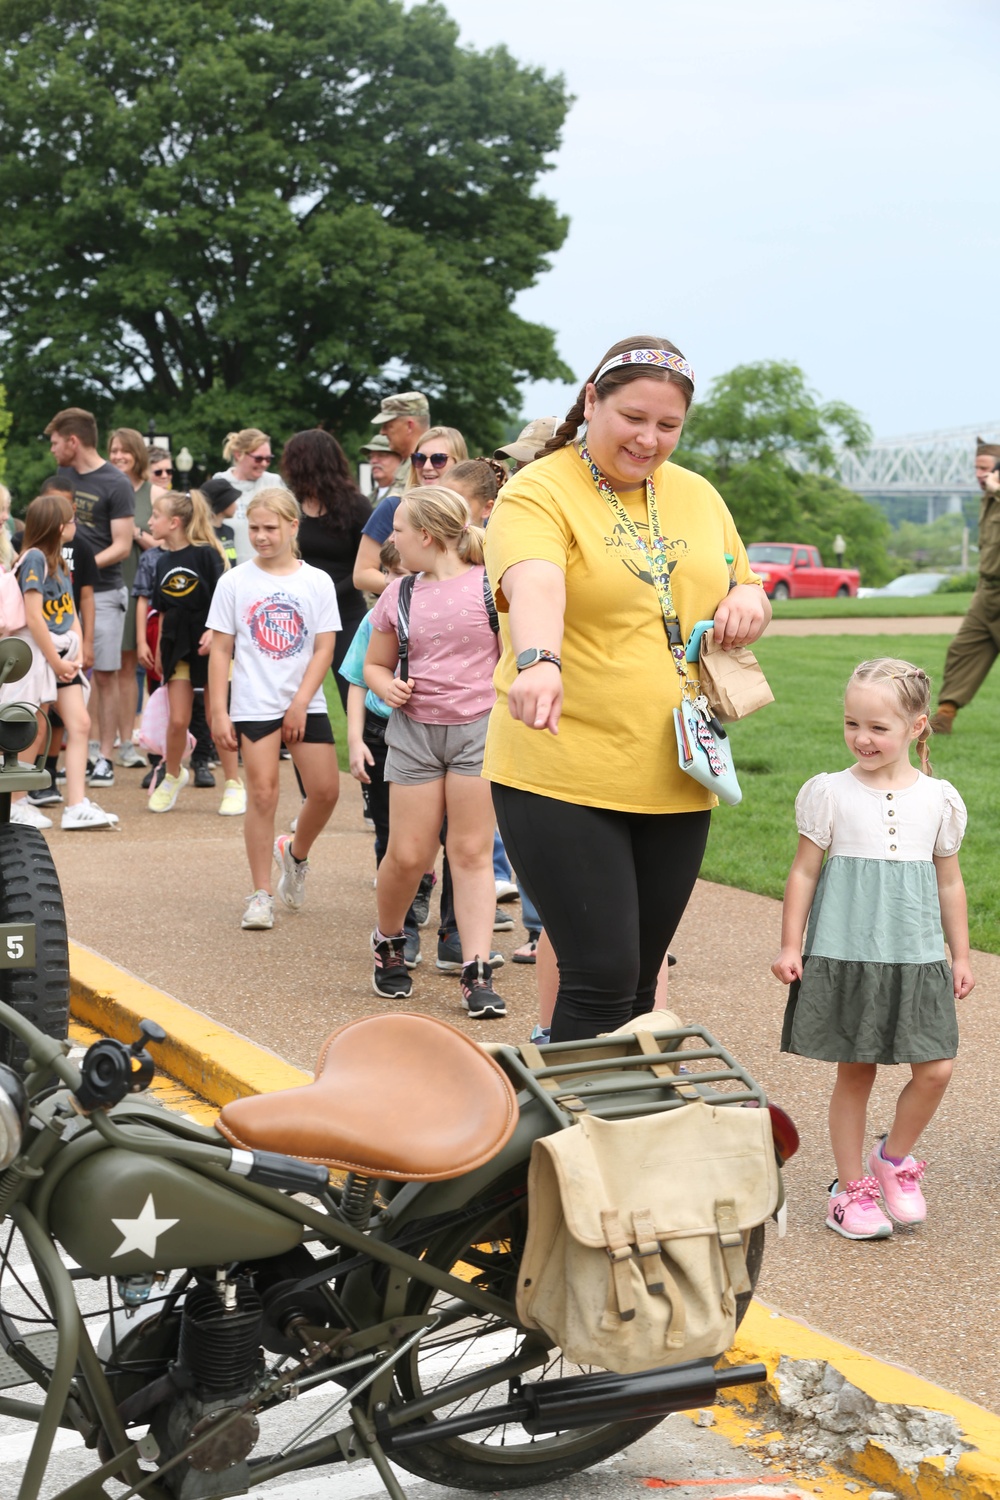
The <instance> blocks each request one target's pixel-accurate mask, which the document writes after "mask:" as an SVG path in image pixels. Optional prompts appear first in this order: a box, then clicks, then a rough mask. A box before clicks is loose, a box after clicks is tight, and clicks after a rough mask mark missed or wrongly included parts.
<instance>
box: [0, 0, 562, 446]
mask: <svg viewBox="0 0 1000 1500" xmlns="http://www.w3.org/2000/svg"><path fill="white" fill-rule="evenodd" d="M457 37H458V28H457V26H456V25H455V24H454V23H453V22H452V21H451V20H450V19H449V17H448V16H447V14H446V12H445V11H444V9H443V8H442V7H441V6H440V5H438V4H434V3H427V4H418V5H415V6H413V7H412V8H410V9H404V6H403V4H402V3H401V0H160V3H159V4H158V5H156V6H155V7H154V8H153V9H152V10H150V9H149V8H148V7H143V6H136V5H134V4H133V3H132V0H44V3H39V0H4V3H3V5H2V7H0V212H2V214H3V217H4V224H5V245H4V250H5V253H4V256H3V258H2V261H0V313H2V317H0V329H2V333H0V369H2V371H3V374H4V376H5V378H6V380H7V382H8V385H9V387H10V388H11V389H12V390H15V391H16V392H17V409H16V414H15V419H16V428H15V434H14V436H15V440H16V442H17V443H18V444H19V445H20V446H21V448H22V450H23V449H24V447H25V445H26V444H27V445H36V444H37V436H38V433H39V431H40V429H41V427H42V426H44V424H45V422H46V421H47V420H48V418H49V417H50V416H51V415H52V414H53V412H54V411H56V410H57V409H58V408H59V407H61V406H65V405H68V404H73V405H81V406H89V407H91V408H92V409H94V410H95V411H96V412H97V414H98V415H99V417H100V418H101V419H102V421H107V422H111V421H117V422H128V423H130V424H131V425H134V426H138V427H141V428H142V429H145V427H146V425H147V423H148V421H149V419H150V418H151V417H155V418H156V420H157V422H158V424H159V426H160V428H161V430H163V429H165V430H170V431H172V432H173V433H174V435H175V439H176V440H178V441H183V442H186V443H187V445H188V446H189V447H190V448H191V449H192V451H193V452H194V453H195V455H196V457H199V458H204V461H205V462H206V463H208V464H209V465H210V466H213V467H214V466H215V462H216V459H217V456H218V451H219V444H220V441H221V437H222V435H224V433H225V432H226V431H227V430H228V429H230V428H238V427H243V426H249V425H255V426H263V427H265V428H266V429H268V430H273V431H274V434H275V436H276V438H279V439H280V437H281V436H282V435H283V434H285V433H287V432H289V431H291V430H294V429H296V428H298V427H301V426H306V425H312V424H314V423H316V422H317V421H321V422H324V423H325V424H326V425H328V426H329V427H330V428H331V429H332V430H334V431H336V432H338V433H339V434H341V435H348V436H350V435H351V434H360V433H368V432H370V430H371V429H370V425H369V419H370V416H371V413H372V411H373V410H375V409H377V405H378V402H379V400H380V399H381V397H382V396H383V395H385V394H386V393H388V392H390V391H393V390H399V389H405V388H407V387H416V388H418V389H422V390H425V391H426V392H427V393H428V395H429V396H430V397H431V402H432V410H433V411H434V412H435V414H438V415H440V416H441V417H442V418H447V420H449V421H451V422H454V423H455V424H456V425H458V426H461V427H462V428H463V429H464V430H465V431H466V432H467V433H468V434H469V435H470V436H471V437H472V438H473V440H474V441H475V442H477V443H481V444H487V443H490V442H492V441H493V440H494V439H495V438H496V439H498V438H499V435H500V433H501V432H502V431H503V427H504V423H505V422H506V421H508V420H510V419H511V418H512V417H515V416H516V415H517V412H518V410H519V405H520V403H519V399H518V386H519V383H520V382H522V381H524V380H525V379H528V378H531V379H539V378H564V379H565V378H569V376H570V372H569V371H568V370H567V369H566V368H565V366H564V365H563V364H562V362H561V361H560V359H559V358H558V356H557V354H556V352H555V347H554V338H553V334H552V333H551V331H550V330H549V329H547V328H544V327H541V326H539V325H537V324H532V323H528V322H526V321H525V320H523V319H521V318H519V317H517V316H516V315H515V313H514V312H513V310H512V302H513V299H514V297H515V296H516V294H517V293H518V292H519V291H521V290H523V289H524V288H525V287H528V286H530V285H532V283H533V282H534V281H535V280H536V279H537V277H538V276H539V274H540V273H541V272H543V271H544V270H545V269H546V268H547V266H548V259H547V257H548V256H549V255H550V254H551V253H552V252H553V251H554V250H556V249H557V248H558V247H559V246H560V244H561V243H562V241H563V239H564V237H565V233H566V227H567V225H566V221H565V219H563V218H561V217H560V216H559V214H558V213H557V211H556V208H555V206H554V204H553V203H552V202H551V201H550V200H549V199H547V198H545V197H543V196H540V195H539V194H538V193H537V192H536V191H535V189H536V184H537V182H538V179H539V177H540V175H541V174H542V173H543V172H544V171H546V170H547V169H548V166H549V158H550V157H551V154H552V153H553V152H554V151H555V150H556V148H557V147H558V145H559V141H560V131H561V128H562V124H563V120H564V118H565V114H566V110H567V108H568V102H569V101H568V97H567V94H566V91H565V88H564V84H563V81H562V79H561V78H559V77H547V76H546V75H545V74H543V73H542V72H541V71H539V70H537V69H532V68H525V67H522V66H520V65H519V64H518V63H516V62H515V61H514V59H513V58H512V57H511V56H510V55H509V53H508V52H507V51H506V50H505V49H504V48H502V47H497V48H494V49H491V50H489V51H486V52H482V53H476V52H474V51H472V50H471V49H466V48H461V47H459V46H458V43H457ZM35 452H36V453H37V446H36V447H35ZM25 458H26V455H23V456H22V464H23V465H24V459H25ZM24 466H25V468H26V471H27V469H30V462H29V463H28V464H26V465H24Z"/></svg>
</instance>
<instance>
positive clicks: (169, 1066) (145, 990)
mask: <svg viewBox="0 0 1000 1500" xmlns="http://www.w3.org/2000/svg"><path fill="white" fill-rule="evenodd" d="M69 968H70V1001H69V1003H70V1010H71V1012H72V1014H73V1015H74V1016H76V1017H77V1019H78V1020H80V1021H84V1022H85V1023H86V1024H87V1025H90V1026H93V1027H95V1028H96V1029H97V1030H98V1031H100V1032H103V1034H104V1035H105V1036H113V1037H117V1038H118V1039H119V1040H120V1041H124V1042H131V1041H134V1040H135V1038H136V1036H137V1035H138V1026H139V1022H140V1021H142V1020H149V1021H156V1022H157V1023H158V1024H159V1025H160V1026H162V1027H163V1029H164V1031H165V1032H166V1033H167V1040H166V1041H165V1042H163V1043H161V1044H157V1045H155V1046H154V1048H153V1054H152V1055H153V1056H154V1057H155V1060H156V1063H157V1065H158V1066H159V1067H161V1068H162V1069H163V1070H164V1072H166V1073H168V1074H169V1075H170V1077H171V1078H173V1079H176V1081H177V1082H178V1083H182V1084H184V1085H185V1086H186V1087H187V1088H189V1089H191V1090H192V1091H193V1092H194V1093H196V1094H198V1095H199V1096H200V1097H201V1098H202V1099H207V1100H208V1101H209V1102H210V1103H212V1104H218V1105H223V1104H227V1103H228V1102H229V1100H230V1099H241V1098H243V1097H244V1096H245V1095H247V1094H269V1093H273V1092H274V1091H275V1090H277V1089H292V1088H299V1087H301V1085H302V1084H304V1083H311V1082H312V1075H311V1074H310V1073H303V1072H302V1070H301V1068H293V1067H292V1066H291V1064H290V1063H286V1062H284V1061H283V1060H282V1059H281V1058H280V1057H278V1056H277V1054H276V1053H274V1052H269V1051H268V1050H267V1049H266V1048H265V1047H258V1046H257V1045H256V1044H255V1043H254V1042H251V1041H248V1040H247V1038H246V1037H242V1036H239V1035H238V1034H237V1033H236V1032H235V1031H230V1030H229V1028H228V1026H222V1025H220V1023H219V1022H218V1021H213V1020H212V1019H211V1017H209V1016H205V1015H202V1014H201V1012H200V1011H197V1010H193V1009H192V1008H191V1006H189V1005H183V1004H182V1003H181V1001H179V1000H174V999H173V998H172V996H170V995H165V994H164V993H163V991H162V990H157V989H154V988H153V987H152V985H149V984H145V983H144V982H143V980H141V979H139V978H138V977H137V976H136V975H135V974H130V973H128V971H127V970H126V969H120V968H118V966H117V965H116V964H112V963H108V961H107V959H104V958H101V957H100V955H99V954H97V953H93V952H91V950H90V949H89V948H84V947H82V946H81V945H80V944H79V943H70V945H69Z"/></svg>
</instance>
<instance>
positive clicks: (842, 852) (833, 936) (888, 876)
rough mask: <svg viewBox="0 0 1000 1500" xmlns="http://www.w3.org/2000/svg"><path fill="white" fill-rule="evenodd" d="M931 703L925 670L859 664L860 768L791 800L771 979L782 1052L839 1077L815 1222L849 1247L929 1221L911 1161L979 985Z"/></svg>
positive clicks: (855, 724) (952, 798)
mask: <svg viewBox="0 0 1000 1500" xmlns="http://www.w3.org/2000/svg"><path fill="white" fill-rule="evenodd" d="M929 705H930V680H929V678H928V676H927V674H926V672H924V671H923V670H922V669H921V668H920V667H915V666H913V664H912V663H911V662H906V661H897V660H895V659H893V658H891V657H882V658H880V659H878V660H875V661H866V662H862V663H861V665H860V666H859V667H856V668H855V670H854V672H853V674H852V676H851V679H850V681H849V682H848V684H847V691H846V693H845V695H844V738H845V740H846V742H847V748H848V749H849V750H850V752H851V754H852V755H853V756H854V760H855V764H854V765H853V766H851V767H849V768H848V769H847V770H844V771H837V772H834V773H833V774H832V775H821V776H814V777H813V778H812V780H810V781H807V782H806V784H805V786H804V787H803V788H802V790H801V791H800V793H799V795H798V797H797V798H796V801H795V821H796V824H797V826H798V830H799V846H798V851H797V853H796V855H795V859H794V861H793V863H792V868H791V872H790V874H789V876H788V883H787V885H786V886H785V900H784V908H783V912H782V922H781V952H780V953H779V955H778V957H777V958H776V959H775V961H774V963H773V964H772V965H771V970H772V972H773V973H774V974H775V975H776V976H777V978H778V979H780V980H781V981H782V982H783V983H785V984H788V985H790V986H791V988H790V990H789V995H788V1005H787V1008H786V1011H785V1024H784V1029H783V1032H782V1038H781V1047H782V1051H784V1052H795V1053H798V1054H800V1055H801V1056H803V1057H814V1058H819V1059H821V1060H823V1061H826V1062H834V1063H836V1064H837V1081H836V1083H835V1085H834V1090H833V1095H832V1098H831V1100H830V1140H831V1143H832V1146H833V1154H834V1159H835V1161H836V1165H837V1181H836V1182H834V1183H833V1184H832V1186H831V1189H830V1201H829V1206H828V1210H827V1216H826V1222H827V1225H828V1227H829V1228H830V1229H833V1230H835V1231H836V1232H837V1233H838V1234H842V1235H844V1236H845V1237H846V1238H847V1239H854V1240H863V1239H884V1238H885V1237H886V1236H887V1235H890V1234H891V1233H892V1226H893V1223H896V1224H899V1225H912V1224H918V1223H921V1222H922V1221H923V1219H924V1218H925V1217H926V1214H927V1205H926V1203H925V1201H924V1196H923V1193H922V1191H921V1188H920V1180H921V1178H922V1176H923V1173H924V1168H925V1166H926V1162H922V1161H916V1160H915V1159H914V1157H913V1155H912V1152H913V1149H914V1147H915V1146H916V1144H917V1141H918V1140H919V1138H920V1136H921V1134H922V1132H923V1131H924V1129H925V1128H926V1126H927V1125H928V1123H929V1122H930V1120H931V1118H932V1116H933V1114H934V1112H935V1110H936V1109H937V1107H938V1105H939V1104H940V1102H941V1097H942V1095H943V1094H944V1091H945V1089H946V1088H947V1086H948V1082H949V1080H950V1078H951V1072H952V1059H953V1058H954V1056H955V1053H956V1052H957V1050H958V1023H957V1020H956V1015H955V1002H956V1000H962V999H964V998H965V996H966V995H968V994H969V992H970V991H971V990H972V987H973V985H974V983H975V981H974V979H973V977H972V970H971V968H970V965H969V929H968V916H967V909H966V899H965V886H964V885H963V883H962V874H961V871H960V869H959V865H958V850H959V846H960V844H961V842H962V835H963V833H964V831H965V823H966V812H965V805H964V803H963V802H962V799H961V797H960V796H959V794H958V792H956V790H955V788H954V787H953V786H951V785H950V783H949V782H947V781H941V780H936V779H934V777H933V776H932V773H931V769H930V763H929V761H928V757H927V741H928V739H929V736H930V733H931V731H930V728H929V725H928V718H927V713H928V708H929ZM914 744H916V745H917V747H918V753H919V758H920V770H919V771H918V770H917V768H916V767H915V766H914V765H913V764H912V762H911V760H910V747H911V745H914ZM921 772H923V774H921ZM824 854H825V855H826V859H825V862H824ZM807 919H808V930H807V929H806V923H807ZM942 928H943V933H944V938H946V939H947V941H948V947H949V950H950V954H951V958H950V962H949V960H948V958H946V956H945V950H944V941H943V938H942ZM803 934H805V941H804V942H803ZM886 1063H908V1064H909V1065H910V1080H909V1082H908V1083H907V1084H906V1086H905V1087H904V1089H903V1091H902V1093H901V1094H900V1096H899V1099H898V1100H897V1103H896V1113H895V1118H894V1119H893V1123H892V1127H891V1129H890V1130H889V1132H888V1135H886V1136H884V1137H883V1138H882V1139H881V1141H879V1142H878V1143H877V1144H876V1145H875V1146H874V1147H873V1148H872V1149H871V1151H870V1153H869V1155H868V1158H867V1162H865V1158H864V1142H865V1126H866V1112H867V1106H868V1098H869V1095H870V1094H871V1090H872V1085H873V1084H874V1082H875V1072H876V1068H877V1067H878V1065H879V1064H886ZM880 1200H881V1202H880ZM883 1208H884V1210H885V1211H884V1212H883Z"/></svg>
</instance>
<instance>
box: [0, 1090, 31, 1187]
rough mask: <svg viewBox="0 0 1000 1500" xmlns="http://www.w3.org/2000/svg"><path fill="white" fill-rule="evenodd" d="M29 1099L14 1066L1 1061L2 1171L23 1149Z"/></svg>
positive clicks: (0, 1118)
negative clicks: (22, 1143)
mask: <svg viewBox="0 0 1000 1500" xmlns="http://www.w3.org/2000/svg"><path fill="white" fill-rule="evenodd" d="M27 1118H28V1101H27V1098H26V1097H25V1093H24V1085H23V1084H22V1082H21V1080H20V1078H18V1076H17V1074H16V1073H15V1072H14V1069H13V1068H8V1067H6V1066H5V1065H4V1064H3V1063H0V1172H3V1171H6V1169H7V1168H8V1167H9V1166H10V1164H11V1162H12V1161H13V1160H14V1158H15V1157H16V1156H17V1154H18V1152H19V1151H20V1149H21V1141H22V1139H23V1137H24V1126H25V1122H26V1120H27Z"/></svg>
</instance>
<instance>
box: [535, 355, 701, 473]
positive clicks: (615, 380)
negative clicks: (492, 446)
mask: <svg viewBox="0 0 1000 1500" xmlns="http://www.w3.org/2000/svg"><path fill="white" fill-rule="evenodd" d="M629 349H665V350H667V352H668V353H670V354H680V352H681V351H680V350H679V349H678V347H677V345H676V344H672V343H671V342H670V340H669V339H661V338H658V337H657V335H656V334H651V333H638V334H634V335H633V336H632V337H631V338H627V339H620V340H619V342H618V343H617V344H612V345H611V348H610V349H609V350H608V351H607V353H606V354H602V355H601V357H600V359H599V360H598V361H597V364H596V365H595V366H594V369H593V372H592V374H590V375H588V376H587V379H586V380H585V381H584V382H583V385H582V386H581V387H580V393H579V395H578V396H577V398H576V400H575V401H574V402H573V405H572V406H571V407H570V409H569V411H568V412H567V413H566V416H565V418H564V419H563V421H562V422H561V423H560V424H559V426H558V427H557V428H556V430H555V432H554V433H553V434H552V436H551V437H550V438H549V440H548V442H547V443H546V444H545V447H544V448H543V449H542V450H541V452H540V453H539V454H538V457H539V458H544V457H545V455H546V454H547V453H557V452H558V451H559V449H560V448H566V447H568V445H569V444H570V443H572V442H574V441H575V440H576V435H577V433H578V432H579V430H580V428H581V427H582V425H583V422H584V405H585V402H586V399H587V386H588V385H593V386H595V388H596V391H597V399H598V400H599V401H603V400H604V399H605V397H607V396H609V395H610V394H611V392H612V391H614V390H617V389H618V388H619V386H623V385H629V384H630V383H631V382H632V381H633V380H662V381H665V382H666V383H667V384H669V385H677V386H680V388H681V391H682V393H683V396H684V404H685V406H687V407H689V406H690V405H691V402H692V399H693V398H694V386H693V384H692V383H691V381H690V380H688V378H687V376H686V375H680V374H678V372H677V371H676V370H665V369H661V368H659V367H658V366H656V365H619V366H617V368H616V369H614V370H609V371H608V373H607V374H606V375H604V376H602V377H601V379H600V380H598V379H597V374H598V371H599V370H600V368H601V366H602V365H603V364H605V363H606V362H607V361H608V360H609V359H614V357H615V355H616V354H624V353H625V352H626V351H627V350H629ZM682 357H683V356H682Z"/></svg>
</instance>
